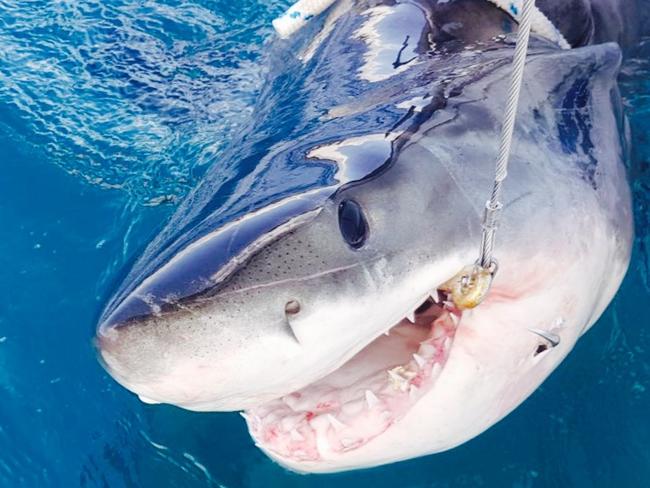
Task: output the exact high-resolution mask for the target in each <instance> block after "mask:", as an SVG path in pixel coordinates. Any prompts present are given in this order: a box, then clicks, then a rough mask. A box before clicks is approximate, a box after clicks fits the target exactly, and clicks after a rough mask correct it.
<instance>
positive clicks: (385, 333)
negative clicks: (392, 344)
mask: <svg viewBox="0 0 650 488" xmlns="http://www.w3.org/2000/svg"><path fill="white" fill-rule="evenodd" d="M384 335H385V336H386V337H388V336H389V335H390V329H388V330H387V331H386V332H384Z"/></svg>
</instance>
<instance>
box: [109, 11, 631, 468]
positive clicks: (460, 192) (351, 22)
mask: <svg viewBox="0 0 650 488" xmlns="http://www.w3.org/2000/svg"><path fill="white" fill-rule="evenodd" d="M538 5H539V7H540V9H541V10H542V11H543V12H545V13H546V15H547V16H548V17H549V18H550V19H551V21H553V22H554V23H555V25H556V26H557V27H558V29H559V30H560V32H561V33H562V34H563V36H564V38H565V39H566V40H567V42H568V43H569V44H570V45H571V49H562V48H561V47H560V46H558V45H557V43H555V42H552V41H551V40H549V39H546V38H544V37H542V36H539V35H536V34H535V33H533V35H532V38H531V42H530V49H529V54H528V57H527V63H526V71H525V75H524V80H523V86H522V95H521V100H520V106H519V111H518V118H517V123H516V127H515V131H514V143H513V147H512V155H511V163H510V168H509V175H508V179H507V180H506V184H505V187H504V193H503V210H502V215H501V222H500V226H499V229H498V234H497V246H496V258H497V260H498V272H497V273H496V275H495V277H494V281H493V283H492V286H491V288H490V290H489V293H488V294H487V296H486V298H485V300H484V301H483V303H482V304H481V305H480V306H478V307H475V308H471V309H461V308H459V307H458V306H457V305H456V304H455V303H454V301H453V300H452V298H451V296H450V292H449V288H448V287H447V286H446V284H447V283H448V282H449V280H450V279H451V278H452V277H454V276H455V275H457V273H458V272H459V270H461V269H462V268H463V267H464V266H465V265H467V264H468V263H473V262H474V261H475V260H476V258H477V253H478V247H479V242H480V239H481V233H482V226H481V219H482V215H483V211H484V206H485V201H486V199H487V198H488V196H489V191H490V189H491V185H492V181H493V178H494V161H495V158H496V154H497V151H498V134H499V130H500V127H501V123H502V119H503V113H504V109H505V107H504V105H505V100H506V98H507V92H508V80H509V76H510V70H511V64H510V62H511V58H512V52H513V48H514V40H515V37H516V33H517V27H518V26H517V22H516V20H515V18H514V17H513V16H512V15H511V13H510V12H507V11H504V10H501V9H499V8H498V7H496V6H495V5H493V4H492V3H490V2H487V1H484V0H455V1H435V0H405V1H392V0H385V1H372V2H370V1H364V0H355V1H353V0H339V1H338V2H336V3H335V4H334V5H333V6H332V7H330V8H329V9H328V10H327V11H326V12H324V13H323V14H322V15H320V16H318V17H317V18H315V19H313V20H312V21H311V22H310V23H309V24H308V25H307V26H306V27H305V28H304V29H303V30H302V31H301V32H299V33H297V34H295V35H294V36H292V37H291V38H289V39H286V40H278V41H277V42H275V43H274V45H273V47H271V48H270V50H269V51H270V52H269V55H268V57H269V60H268V64H269V66H270V68H269V76H268V81H267V83H266V85H265V88H264V89H263V90H262V92H261V94H260V99H259V102H258V104H257V107H256V109H255V112H254V117H253V120H252V121H251V123H250V124H249V126H248V127H246V128H244V129H242V130H241V132H240V134H239V135H238V136H237V138H236V139H235V140H234V141H232V144H231V146H230V148H229V149H228V150H226V151H225V152H224V153H223V154H222V155H221V156H220V159H219V161H218V162H215V164H214V165H213V166H212V167H211V169H210V170H209V171H208V173H207V174H206V175H205V177H204V178H203V180H202V182H201V183H200V184H199V185H198V186H197V188H196V189H195V190H194V191H193V192H191V193H190V194H189V196H188V197H187V198H186V199H185V201H184V202H183V203H182V204H181V205H180V206H179V208H178V209H177V211H176V212H175V214H174V215H173V216H172V217H171V219H170V220H169V222H168V223H167V224H166V226H165V227H164V229H163V230H162V231H161V232H160V234H159V235H158V236H157V237H156V238H155V239H153V241H152V242H150V243H149V244H148V245H147V246H146V248H145V249H144V250H143V252H142V253H141V254H140V255H139V256H138V257H137V259H136V260H135V262H134V263H133V265H132V267H131V268H130V271H129V272H128V273H126V274H125V276H124V278H123V281H122V283H121V284H120V285H119V286H118V287H117V289H116V290H115V293H114V295H113V297H112V298H111V299H110V300H108V302H107V304H106V307H105V309H104V312H103V313H102V315H101V318H100V319H99V321H98V326H97V332H96V345H97V350H98V355H99V358H100V361H101V362H102V364H103V365H104V366H105V368H106V369H107V371H108V372H109V373H110V374H111V375H112V376H113V377H114V378H115V380H116V381H118V382H119V383H120V384H121V385H123V386H124V387H125V388H127V389H128V390H130V391H132V392H134V393H135V394H137V395H138V396H139V397H140V399H141V400H142V401H144V402H146V403H154V404H155V403H167V404H173V405H176V406H178V407H181V408H184V409H188V410H193V411H202V412H224V411H242V412H243V416H244V418H245V421H246V423H247V426H248V429H249V432H250V435H251V437H252V438H253V440H254V442H255V444H256V445H257V446H258V447H259V448H260V449H261V450H262V451H264V452H265V453H266V454H267V455H268V456H270V457H271V458H272V459H273V460H275V461H277V462H278V463H280V464H281V465H283V466H286V467H287V468H289V469H292V470H295V471H298V472H314V473H322V472H332V471H342V470H351V469H359V468H366V467H372V466H378V465H382V464H386V463H392V462H396V461H400V460H405V459H410V458H414V457H418V456H424V455H428V454H432V453H436V452H441V451H444V450H448V449H451V448H453V447H456V446H458V445H460V444H462V443H464V442H466V441H468V440H469V439H472V438H473V437H475V436H477V435H478V434H480V433H481V432H483V431H485V430H486V429H488V428H489V427H490V426H492V425H494V424H495V423H496V422H498V421H499V420H501V419H502V418H504V417H505V416H506V415H507V414H508V413H509V412H511V411H512V410H513V409H515V408H516V407H517V406H518V405H520V404H521V403H522V402H523V401H524V400H525V399H526V398H527V397H528V396H530V395H531V394H532V393H533V392H534V391H535V390H536V389H537V388H538V387H539V385H540V384H541V383H542V382H543V381H544V380H545V379H546V378H547V377H548V376H549V375H550V374H551V372H552V371H553V370H554V369H555V368H556V367H558V365H560V364H561V362H562V360H563V359H564V358H565V357H566V356H567V355H568V354H569V353H570V351H571V350H572V348H573V347H574V346H575V344H576V342H577V341H578V339H579V338H580V337H581V336H582V335H583V334H584V333H585V332H586V331H587V330H589V328H590V327H591V326H592V325H593V324H594V323H596V321H597V320H598V318H599V317H600V315H601V314H602V313H603V311H604V310H605V308H606V307H607V306H608V304H609V303H610V301H611V300H612V298H613V297H614V295H615V294H616V292H617V289H618V287H619V285H620V283H621V281H622V279H623V277H624V275H625V273H626V270H627V267H628V264H629V260H630V252H631V244H632V239H633V224H632V211H631V198H630V189H629V185H628V182H627V178H626V170H625V160H626V154H627V152H626V151H627V128H626V122H625V117H624V114H623V111H622V104H621V99H620V96H619V93H618V89H617V84H616V77H617V73H618V70H619V66H620V63H621V56H622V55H621V48H620V46H619V43H622V42H624V41H623V38H624V37H625V36H626V35H628V30H626V29H623V26H625V25H628V24H626V22H623V21H622V20H621V15H622V14H620V12H621V11H622V10H621V8H620V5H614V4H613V3H612V2H605V1H595V2H588V1H586V0H585V1H581V0H576V1H570V2H564V1H562V2H560V1H551V0H546V1H541V0H540V2H538ZM630 5H631V4H630ZM626 12H627V13H626V15H633V12H632V11H631V7H630V9H628V10H627V11H626ZM629 25H631V24H629Z"/></svg>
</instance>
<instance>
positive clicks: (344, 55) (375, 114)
mask: <svg viewBox="0 0 650 488" xmlns="http://www.w3.org/2000/svg"><path fill="white" fill-rule="evenodd" d="M428 3H429V2H423V6H422V7H421V8H422V9H425V8H427V9H430V8H432V7H435V5H428ZM455 3H456V4H458V5H455V6H453V7H450V6H445V7H437V8H438V15H440V17H439V18H438V20H437V22H438V25H436V26H430V25H425V21H426V19H425V18H424V16H423V15H422V10H421V9H419V8H415V7H410V8H405V9H404V10H405V14H406V16H407V18H408V16H410V18H408V20H407V21H406V22H405V23H400V24H399V25H395V26H394V27H393V28H394V29H395V32H394V33H393V34H391V35H394V36H396V37H399V38H403V39H404V41H405V43H404V47H405V50H407V52H409V55H408V56H405V55H404V51H398V52H397V53H395V54H396V56H394V57H393V56H391V57H389V58H387V59H385V60H382V62H385V63H386V64H387V65H389V66H393V67H397V66H400V65H402V64H406V65H408V64H409V63H410V62H413V61H414V60H415V57H417V56H427V57H430V61H429V62H427V63H424V64H422V65H420V66H417V67H414V68H410V69H408V70H407V71H405V72H404V73H403V74H399V75H397V76H392V77H390V78H388V79H387V80H385V81H381V82H373V83H371V82H367V81H361V80H355V79H353V78H354V77H353V76H351V74H353V73H355V72H357V71H358V70H359V68H360V67H361V66H362V65H363V64H364V63H365V61H364V60H363V55H364V53H365V51H366V47H365V44H364V43H363V42H362V41H361V40H358V41H356V42H350V37H352V33H353V32H355V30H356V29H358V28H359V26H360V25H361V23H362V21H363V18H362V17H360V16H359V15H355V14H354V13H351V14H349V15H346V16H344V18H343V19H341V20H339V22H338V23H337V30H338V31H339V33H338V35H337V36H336V37H337V43H332V42H330V43H328V42H327V41H325V43H323V45H321V46H320V47H319V54H317V55H315V56H313V58H312V59H311V60H310V61H309V62H307V63H303V62H302V61H301V60H300V59H299V58H298V57H297V54H298V53H299V52H300V51H301V50H302V49H304V47H305V45H307V44H308V42H309V40H310V39H312V38H313V37H314V36H315V35H316V34H317V33H318V31H319V30H320V29H321V26H322V22H313V24H311V25H310V26H308V28H306V29H304V30H303V31H301V32H300V33H299V34H297V35H296V36H294V38H292V39H291V40H289V41H279V42H277V43H276V45H275V46H274V47H273V51H272V52H271V54H270V56H269V61H268V63H269V65H270V66H271V72H270V74H269V81H268V83H267V84H266V88H265V89H264V91H263V93H262V94H261V95H260V102H259V104H258V106H257V108H256V117H255V119H254V120H253V121H251V125H250V126H249V127H248V128H247V129H245V130H244V131H243V134H242V136H241V138H240V139H239V140H236V141H234V142H233V143H232V145H231V147H230V149H229V150H228V151H226V153H225V154H224V155H223V156H222V158H221V160H220V161H218V162H216V163H215V164H214V166H213V167H212V168H211V170H210V171H209V172H208V174H206V176H205V178H204V180H203V181H202V183H201V185H200V186H199V187H198V188H197V189H196V190H195V191H194V192H192V194H191V195H190V196H189V197H188V198H187V199H186V200H185V201H184V202H183V203H182V204H181V206H180V208H179V209H178V211H177V212H176V214H175V215H174V216H173V217H172V219H171V220H170V222H169V223H168V225H167V226H166V227H165V229H164V230H163V231H162V233H161V234H160V235H159V236H158V237H157V238H156V239H155V240H154V241H153V242H152V243H151V244H150V245H149V246H148V247H147V249H146V250H145V251H144V253H143V255H142V257H141V258H140V259H139V260H138V261H137V262H136V263H135V265H134V266H133V269H132V271H131V272H130V273H129V274H128V276H127V277H126V278H125V279H124V282H123V285H122V287H121V289H119V290H118V291H117V293H116V294H115V296H114V298H113V299H112V300H111V302H110V303H109V305H108V306H107V308H106V310H105V312H104V314H103V316H102V319H101V322H103V323H105V324H106V325H110V324H116V325H117V324H120V323H121V324H124V323H126V322H128V321H129V320H130V319H132V318H136V317H140V316H142V315H146V314H148V313H151V308H150V306H151V305H152V304H155V305H157V306H162V307H165V306H168V304H167V302H166V301H165V300H163V298H164V297H169V296H173V297H177V298H183V297H190V296H193V295H195V294H197V293H200V292H202V291H205V290H206V289H209V288H211V287H214V286H216V285H217V284H216V283H212V282H211V281H210V279H209V276H210V275H212V274H213V273H215V272H216V271H217V270H218V269H219V267H220V266H222V265H223V264H224V263H226V262H227V261H228V259H230V258H232V257H233V256H235V255H236V254H237V253H238V252H239V251H240V250H241V249H242V248H244V247H245V246H246V245H247V244H249V243H250V242H251V241H252V240H253V239H254V238H255V235H247V236H246V235H244V233H242V234H240V235H238V236H237V237H236V238H230V239H229V240H228V244H226V245H222V244H218V245H217V244H215V245H210V246H209V247H210V249H209V250H208V249H207V248H206V249H203V250H201V252H197V253H196V254H195V255H194V256H192V258H191V259H190V260H184V261H183V263H179V267H180V268H182V269H180V268H179V269H175V270H174V271H171V272H169V273H165V276H164V277H163V276H162V275H161V276H159V277H158V278H159V279H157V280H156V283H154V284H152V286H151V288H150V289H149V288H147V290H148V291H149V292H150V293H151V296H150V297H149V299H150V300H151V299H152V300H153V302H152V301H149V302H148V303H145V302H143V301H142V300H139V299H135V300H127V301H126V302H125V303H121V302H122V300H123V299H124V297H125V296H127V295H128V294H129V293H130V292H131V291H133V290H134V289H135V288H136V287H137V285H138V284H139V283H140V282H141V281H142V280H143V279H144V278H145V277H147V276H151V275H152V274H153V273H154V272H155V270H156V269H158V268H160V267H161V266H162V265H163V264H164V263H165V262H166V261H168V260H169V259H170V258H171V257H172V256H173V255H174V254H176V253H177V252H178V251H179V250H181V249H183V248H184V247H186V246H187V245H188V244H189V243H191V242H194V241H197V240H199V239H200V238H201V237H203V236H205V235H206V234H208V233H210V232H212V231H214V230H215V229H218V228H219V227H220V226H223V225H225V224H226V223H228V222H231V221H234V220H236V219H237V218H239V217H241V216H242V215H245V214H247V213H250V212H253V211H255V210H257V209H260V208H263V207H264V206H266V205H269V204H271V203H273V202H277V201H278V200H281V199H282V198H285V197H287V196H290V195H295V194H300V193H303V192H306V191H309V190H313V189H318V188H323V191H319V192H317V193H316V194H315V195H313V196H310V197H309V203H307V202H305V204H304V205H302V206H300V208H298V207H297V206H296V208H294V210H293V213H292V212H291V211H289V212H287V211H285V210H279V211H277V212H272V214H270V215H268V216H266V217H265V219H269V220H270V221H268V220H267V221H266V222H263V223H260V225H259V226H258V235H259V234H260V233H262V232H265V231H268V230H269V229H270V228H273V227H275V226H277V225H279V224H281V223H283V222H286V221H287V220H288V219H289V218H291V217H292V216H296V215H299V214H300V213H301V212H304V211H306V210H309V209H313V208H316V207H318V206H319V205H322V204H323V202H324V201H326V200H327V199H328V198H330V197H331V196H332V194H333V193H334V192H336V191H337V189H338V188H339V187H341V186H342V185H344V184H349V183H351V182H353V181H358V180H362V179H363V178H365V177H368V176H370V175H372V174H373V172H374V171H376V170H378V168H380V167H381V166H382V165H384V164H386V163H389V161H390V159H391V154H385V155H379V156H378V155H375V154H367V153H364V154H359V155H358V156H357V157H356V158H355V159H354V161H353V162H352V163H351V164H350V168H349V169H347V172H348V174H347V175H346V181H339V180H338V179H337V172H338V168H337V167H336V165H335V164H333V162H332V161H325V160H315V159H313V158H308V157H307V153H308V152H309V150H310V149H313V148H314V147H317V146H320V145H324V144H328V143H332V142H336V141H339V140H343V139H347V138H349V137H354V136H361V135H365V134H372V133H377V132H386V133H389V132H391V131H395V130H398V129H404V128H405V127H413V128H412V129H411V131H413V132H414V131H415V130H417V126H418V125H419V124H420V123H421V120H426V119H427V118H429V117H430V116H431V115H432V113H433V112H435V111H436V110H437V109H439V108H440V107H442V106H444V105H446V103H447V102H446V98H448V97H450V96H451V97H453V96H457V95H458V94H460V91H461V90H462V86H463V85H464V84H466V83H468V82H470V81H471V80H472V79H475V78H477V77H480V76H481V74H482V72H484V71H490V70H493V69H495V68H497V67H503V66H506V65H507V63H508V59H507V58H504V56H503V55H502V54H499V52H500V51H504V50H506V49H509V47H508V45H509V46H510V47H511V46H512V43H513V41H514V37H511V38H509V39H507V40H505V41H504V40H495V39H494V36H496V35H499V34H509V33H512V32H514V31H516V23H515V22H514V21H513V20H512V19H511V18H510V17H509V16H508V15H507V14H506V13H504V12H502V11H500V10H498V9H496V8H495V7H493V6H491V5H489V4H487V3H486V2H484V1H480V0H476V1H464V2H455ZM456 16H458V18H459V19H461V20H462V21H464V22H465V25H463V27H461V28H459V29H457V31H456V32H454V33H453V35H452V34H450V33H448V32H446V29H447V27H446V24H451V23H453V22H455V20H454V17H456ZM405 24H407V25H409V26H410V27H409V29H408V32H402V30H404V25H405ZM481 30H484V31H485V32H483V33H481ZM411 31H416V32H418V31H419V32H421V35H420V38H419V39H411V38H410V36H409V32H411ZM477 33H478V34H479V35H478V36H476V34H477ZM427 36H431V39H432V40H433V41H434V42H436V44H438V45H440V46H441V47H440V48H439V50H438V51H437V52H429V50H430V46H429V45H428V42H430V41H427ZM465 36H466V37H467V38H472V39H474V38H476V40H479V39H481V40H482V41H483V42H484V43H485V45H484V47H483V49H484V50H485V51H486V55H487V56H488V57H489V59H488V60H487V62H486V63H485V66H482V67H480V68H478V70H477V69H474V70H473V71H471V72H470V73H468V74H466V75H463V76H459V75H458V73H459V72H462V71H463V68H464V67H466V66H472V65H475V64H476V63H475V60H473V59H470V58H467V59H463V58H462V57H459V53H462V52H463V51H464V49H465V46H466V44H467V41H466V39H464V37H465ZM339 38H342V39H347V40H348V42H345V43H340V42H338V40H339ZM535 45H537V46H538V47H537V48H540V47H541V48H542V49H543V48H545V47H546V48H548V46H547V43H546V42H545V41H543V40H540V39H537V40H534V41H533V46H535ZM325 53H326V54H325ZM402 58H406V59H402ZM278 66H281V67H282V68H281V69H278V68H277V67H278ZM404 87H408V90H404ZM415 97H431V98H432V100H431V102H430V103H429V104H428V106H427V107H426V108H425V109H424V110H423V111H422V113H420V114H415V113H414V112H413V110H412V109H411V110H404V108H397V107H396V106H397V105H399V104H400V103H402V102H404V101H406V100H409V99H412V98H415ZM360 98H361V99H362V100H363V102H362V104H360V106H361V107H362V109H361V110H355V113H353V114H351V115H350V116H346V117H337V118H335V119H333V120H329V121H328V120H324V119H325V118H327V116H328V111H329V110H331V109H332V108H334V107H339V106H345V105H348V104H349V103H350V101H351V100H352V101H354V100H359V99H360ZM403 143H404V139H402V140H401V141H400V142H399V143H398V144H403ZM233 163H234V164H236V165H237V167H238V169H239V170H240V171H239V175H241V174H242V173H244V174H248V175H250V176H248V177H246V176H245V177H243V178H242V177H241V176H239V178H241V181H236V182H233V181H231V180H229V176H228V175H224V169H223V168H224V167H229V166H230V165H232V164H233ZM270 167H273V171H272V172H269V171H268V169H269V168H270ZM279 168H284V170H281V169H279ZM242 169H243V171H242ZM269 174H270V176H268V175H269ZM278 174H284V175H286V178H285V179H283V180H282V181H278V180H274V179H273V178H274V175H278ZM233 194H234V195H242V194H246V196H247V198H246V199H245V200H241V199H240V200H236V201H233V200H232V199H230V198H228V197H229V195H233ZM118 305H121V307H120V310H119V311H118V310H116V308H117V307H118Z"/></svg>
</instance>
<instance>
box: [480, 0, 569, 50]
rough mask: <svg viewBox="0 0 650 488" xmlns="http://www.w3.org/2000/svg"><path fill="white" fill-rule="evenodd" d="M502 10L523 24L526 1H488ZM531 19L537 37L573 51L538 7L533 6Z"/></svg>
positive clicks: (532, 28)
mask: <svg viewBox="0 0 650 488" xmlns="http://www.w3.org/2000/svg"><path fill="white" fill-rule="evenodd" d="M488 1H489V2H491V3H493V4H494V5H496V6H497V7H499V8H500V9H501V10H503V11H505V12H507V13H508V14H509V15H510V16H511V17H512V18H513V19H515V20H516V21H517V22H519V23H520V24H521V22H522V19H521V17H522V16H523V10H524V6H523V5H522V4H525V0H488ZM530 15H531V17H530V29H531V30H532V31H533V32H534V33H535V34H537V35H539V36H541V37H544V38H546V39H548V40H549V41H553V42H554V43H556V44H557V45H558V46H560V47H561V48H562V49H571V45H570V44H569V43H568V42H567V40H566V38H565V37H564V36H563V35H562V33H561V32H560V31H559V30H558V28H557V27H555V25H554V24H553V22H551V20H550V19H549V18H548V17H547V16H546V15H544V12H542V11H541V10H540V9H538V8H537V7H535V6H533V11H532V12H531V14H530Z"/></svg>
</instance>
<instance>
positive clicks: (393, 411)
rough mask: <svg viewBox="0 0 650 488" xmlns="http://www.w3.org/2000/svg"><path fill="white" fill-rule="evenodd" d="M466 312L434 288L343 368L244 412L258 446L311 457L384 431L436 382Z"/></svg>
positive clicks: (334, 451) (324, 455) (300, 459)
mask: <svg viewBox="0 0 650 488" xmlns="http://www.w3.org/2000/svg"><path fill="white" fill-rule="evenodd" d="M460 318H461V311H460V310H458V309H457V308H455V307H454V306H453V304H452V303H451V302H450V301H449V300H448V297H447V294H446V293H445V292H442V291H439V290H437V291H434V292H433V293H432V294H431V296H429V297H428V298H427V299H426V300H425V301H424V302H423V303H421V304H420V305H419V306H418V307H417V308H416V309H415V310H414V311H412V312H411V313H409V314H407V316H406V317H405V318H404V319H402V320H401V321H400V322H399V323H397V324H396V325H395V326H393V327H392V328H390V329H389V330H388V331H387V332H386V333H384V334H382V335H380V336H379V337H377V338H375V339H374V340H373V341H372V342H371V343H370V344H368V345H367V346H366V347H365V348H364V349H362V350H361V351H360V352H359V353H357V355H356V356H354V357H353V358H351V359H350V360H349V361H347V362H346V363H345V364H344V365H343V366H341V367H340V368H339V369H337V370H336V371H334V372H332V373H330V374H329V375H327V376H325V377H324V378H321V379H320V380H318V381H316V382H315V383H312V384H310V385H308V386H306V387H305V388H303V389H301V390H298V391H295V392H293V393H290V394H288V395H285V396H284V397H282V398H278V399H276V400H273V401H271V402H268V403H266V404H263V405H261V406H258V407H255V408H252V409H250V410H247V411H246V412H245V413H243V414H242V415H243V416H244V418H245V419H246V421H247V423H248V428H249V431H250V433H251V435H252V436H253V438H254V439H255V441H256V444H257V446H258V447H260V448H261V449H263V450H265V451H268V452H269V453H270V454H273V455H275V456H276V457H279V458H281V459H286V460H287V461H289V460H290V461H293V462H308V461H318V460H321V459H323V458H328V457H330V456H333V455H337V454H343V453H345V452H349V451H352V450H354V449H358V448H359V447H361V446H363V445H365V444H367V443H368V442H370V441H371V440H372V439H374V438H376V437H377V436H380V435H381V434H382V433H384V432H385V431H386V430H387V429H389V428H390V427H391V426H392V425H394V424H395V423H397V422H399V420H400V419H401V418H403V417H404V415H406V413H407V412H408V411H409V410H410V409H411V408H412V407H413V405H415V403H416V402H418V401H419V400H420V398H422V397H423V396H424V395H425V394H426V393H427V392H428V391H429V390H431V389H432V388H433V385H434V384H435V382H436V379H437V378H438V377H439V376H440V373H441V371H442V369H443V368H444V365H445V363H446V362H447V358H448V357H449V353H450V350H451V346H452V344H453V340H454V336H455V334H456V328H457V326H458V323H459V321H460Z"/></svg>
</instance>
